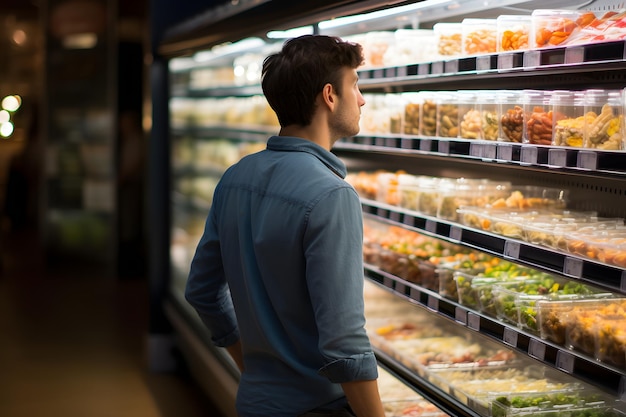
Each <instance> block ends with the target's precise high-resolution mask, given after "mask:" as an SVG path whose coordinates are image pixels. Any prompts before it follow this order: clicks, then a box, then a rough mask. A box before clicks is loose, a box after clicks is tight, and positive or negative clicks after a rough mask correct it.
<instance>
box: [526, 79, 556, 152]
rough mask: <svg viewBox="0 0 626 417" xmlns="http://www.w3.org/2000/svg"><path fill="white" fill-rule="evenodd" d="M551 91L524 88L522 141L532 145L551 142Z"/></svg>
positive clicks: (549, 143)
mask: <svg viewBox="0 0 626 417" xmlns="http://www.w3.org/2000/svg"><path fill="white" fill-rule="evenodd" d="M551 96H552V91H542V90H524V95H523V97H522V103H523V108H524V136H523V143H530V144H533V145H551V144H552V106H551V104H550V98H551Z"/></svg>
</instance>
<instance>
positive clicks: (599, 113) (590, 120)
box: [583, 90, 626, 150]
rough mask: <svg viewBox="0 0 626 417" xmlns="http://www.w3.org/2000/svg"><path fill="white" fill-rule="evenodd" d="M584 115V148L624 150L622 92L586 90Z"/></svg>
mask: <svg viewBox="0 0 626 417" xmlns="http://www.w3.org/2000/svg"><path fill="white" fill-rule="evenodd" d="M584 114H585V117H584V122H585V126H584V142H583V146H584V147H585V148H595V149H604V150H622V149H624V148H626V138H625V132H624V97H623V90H587V91H586V92H585V99H584Z"/></svg>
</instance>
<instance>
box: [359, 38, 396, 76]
mask: <svg viewBox="0 0 626 417" xmlns="http://www.w3.org/2000/svg"><path fill="white" fill-rule="evenodd" d="M395 41H396V37H395V35H394V33H393V32H387V31H380V32H368V33H367V34H366V35H365V45H363V46H364V47H363V49H364V51H363V52H364V55H365V66H368V67H381V66H384V65H385V64H386V62H385V54H386V53H387V50H388V49H389V48H390V47H393V45H394V44H395Z"/></svg>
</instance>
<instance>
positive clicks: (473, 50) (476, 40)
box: [461, 19, 497, 55]
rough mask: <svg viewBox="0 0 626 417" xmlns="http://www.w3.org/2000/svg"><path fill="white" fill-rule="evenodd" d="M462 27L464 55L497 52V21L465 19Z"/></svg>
mask: <svg viewBox="0 0 626 417" xmlns="http://www.w3.org/2000/svg"><path fill="white" fill-rule="evenodd" d="M461 25H462V30H463V36H462V40H463V49H462V51H463V54H464V55H477V54H489V53H494V52H497V41H496V38H497V22H496V19H463V22H462V23H461Z"/></svg>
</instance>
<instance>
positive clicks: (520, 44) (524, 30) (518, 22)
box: [496, 15, 532, 52]
mask: <svg viewBox="0 0 626 417" xmlns="http://www.w3.org/2000/svg"><path fill="white" fill-rule="evenodd" d="M496 26H497V31H498V38H497V41H498V44H497V50H498V52H507V51H520V50H525V49H528V48H529V46H530V44H529V38H530V33H531V29H532V17H531V16H530V15H500V16H498V18H497V19H496Z"/></svg>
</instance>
